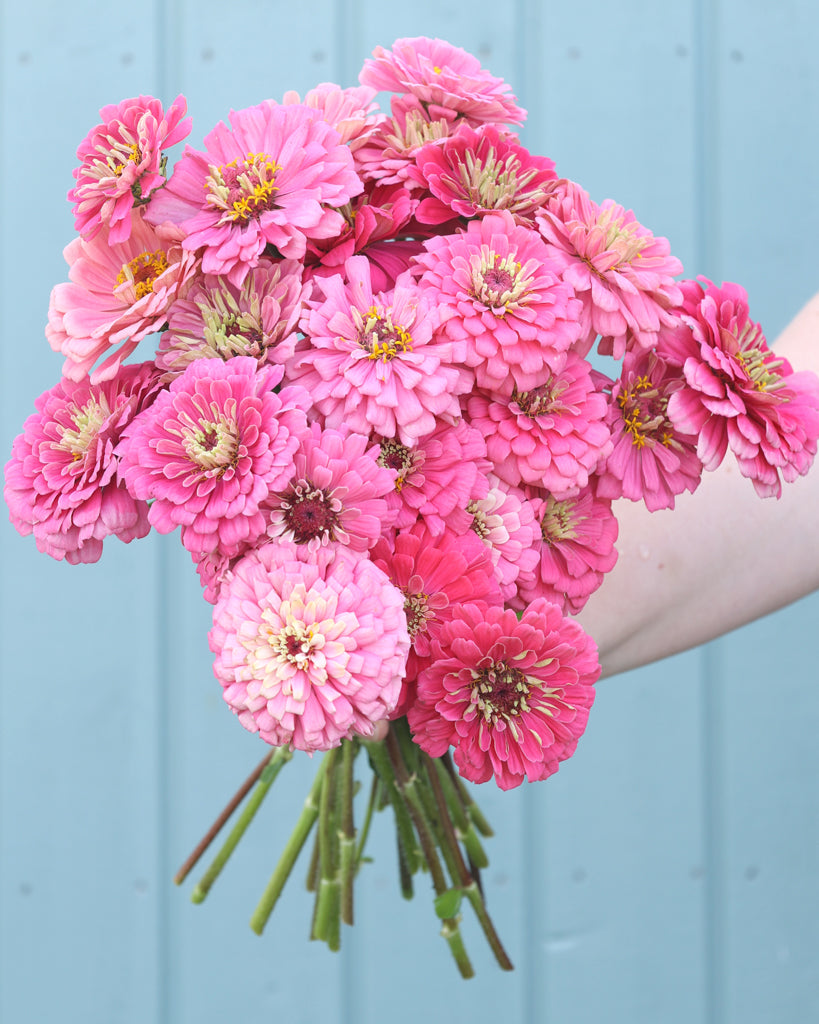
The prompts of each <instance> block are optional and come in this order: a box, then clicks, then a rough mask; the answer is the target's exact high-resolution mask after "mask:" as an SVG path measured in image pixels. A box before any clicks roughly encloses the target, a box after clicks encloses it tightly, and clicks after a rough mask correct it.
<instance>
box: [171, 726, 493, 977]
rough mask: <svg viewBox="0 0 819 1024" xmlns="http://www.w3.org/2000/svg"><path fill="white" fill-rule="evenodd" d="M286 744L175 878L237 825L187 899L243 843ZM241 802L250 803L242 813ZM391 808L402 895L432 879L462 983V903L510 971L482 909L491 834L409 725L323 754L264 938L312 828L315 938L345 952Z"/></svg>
mask: <svg viewBox="0 0 819 1024" xmlns="http://www.w3.org/2000/svg"><path fill="white" fill-rule="evenodd" d="M362 751H363V752H364V753H365V755H366V760H367V761H368V762H369V766H370V768H371V781H370V786H369V797H368V799H367V804H366V810H365V814H364V819H363V823H362V826H361V828H360V829H358V828H357V827H356V823H355V816H354V802H355V801H354V798H355V794H356V792H357V791H358V789H359V787H360V783H358V782H357V781H356V778H355V769H356V762H357V760H358V758H359V754H361V752H362ZM292 756H293V755H292V752H291V751H290V750H289V748H285V747H281V748H275V749H274V750H272V751H271V752H270V753H269V754H268V755H267V756H266V757H265V758H264V759H263V760H262V761H261V763H260V764H259V765H258V766H257V767H256V769H255V770H254V772H252V773H251V775H250V776H249V777H248V778H247V779H246V780H245V782H244V783H243V784H242V786H241V787H240V788H239V790H238V791H237V792H236V794H235V795H234V796H233V797H232V799H231V800H230V801H229V802H228V804H227V806H226V807H225V809H224V810H223V811H222V813H221V814H220V815H219V817H218V818H217V819H216V821H215V822H214V824H213V826H212V827H211V828H210V829H209V830H208V832H207V833H206V835H205V836H204V837H203V839H202V840H201V842H200V843H199V844H198V845H197V847H196V848H195V850H194V851H193V853H192V854H191V855H190V857H189V858H188V859H187V860H186V861H185V863H184V865H183V866H182V867H181V868H180V870H179V872H178V873H177V875H176V876H175V879H174V881H175V882H176V883H177V884H181V883H182V882H183V881H184V880H185V878H186V877H187V876H188V874H189V873H190V871H191V870H192V869H193V868H194V866H195V865H196V863H197V862H198V861H199V859H200V858H201V857H202V856H203V854H204V853H205V852H206V850H207V849H208V847H209V846H210V845H211V843H212V842H213V841H214V840H215V839H216V837H217V835H218V834H219V832H220V831H221V830H222V829H223V827H224V826H225V825H226V824H227V822H228V821H229V820H230V818H232V817H233V815H234V814H235V813H236V812H237V811H239V808H240V807H241V808H242V809H241V812H240V813H239V815H238V817H237V820H236V822H235V824H234V825H233V827H232V828H231V830H230V831H229V833H228V835H227V838H226V839H225V840H224V842H223V844H222V846H221V848H220V849H219V851H218V852H217V854H216V856H215V857H214V858H213V861H212V862H211V864H210V866H209V867H208V869H207V870H206V871H205V873H204V875H203V876H202V878H201V879H200V881H199V882H198V883H197V885H196V886H195V887H194V890H193V893H192V896H191V898H192V899H193V901H194V902H195V903H201V902H202V901H203V900H204V899H205V897H206V896H207V894H208V892H209V890H210V888H211V886H212V885H213V883H214V882H215V881H216V879H217V878H218V876H219V874H220V873H221V871H222V869H223V868H224V866H225V864H226V863H227V861H228V859H229V858H230V855H231V854H232V853H233V851H234V849H235V848H236V846H237V845H238V843H239V841H240V840H241V838H242V836H243V835H244V833H245V831H246V830H247V828H248V826H249V825H250V823H251V821H252V820H253V818H254V817H255V815H256V812H257V811H258V810H259V807H260V806H261V804H262V801H263V800H264V798H265V797H266V796H267V794H268V792H269V791H270V788H271V786H272V785H273V782H274V781H275V779H276V777H277V776H278V774H279V772H280V771H281V769H282V768H283V767H284V765H285V764H286V763H287V762H288V761H290V760H291V759H292ZM242 804H244V806H243V807H242ZM387 807H391V808H392V812H393V815H394V819H395V828H396V838H397V846H398V873H399V884H400V888H401V893H402V895H403V896H404V897H405V898H406V899H412V897H413V895H414V891H415V882H414V878H415V876H416V875H417V874H418V872H419V871H421V872H424V873H426V874H428V876H429V879H430V880H431V883H432V890H433V907H434V910H435V914H436V915H437V917H438V918H439V919H440V920H441V935H442V936H443V937H444V939H445V940H446V942H447V945H448V946H449V949H450V951H451V953H452V956H453V958H454V960H455V964H456V966H457V968H458V970H459V972H460V973H461V975H462V976H463V977H464V978H470V977H472V976H473V975H474V969H473V967H472V964H471V962H470V959H469V956H468V954H467V952H466V947H465V945H464V941H463V935H462V932H461V914H460V908H461V905H462V903H463V901H464V899H466V901H467V902H468V903H469V904H470V906H471V907H472V909H473V911H474V912H475V915H476V917H477V919H478V922H479V924H480V926H481V928H482V930H483V933H484V935H485V936H486V939H487V941H488V943H489V946H490V948H491V949H492V952H493V954H494V956H495V959H496V960H497V962H498V964H499V965H500V967H501V968H503V969H504V970H512V963H511V961H510V960H509V957H508V956H507V954H506V951H505V950H504V948H503V945H502V943H501V941H500V939H499V937H498V934H497V932H496V930H495V927H494V925H493V923H492V920H491V918H490V916H489V913H488V912H487V909H486V903H485V899H484V892H483V887H482V885H481V870H482V869H483V868H486V867H487V866H488V860H487V857H486V854H485V852H484V849H483V845H482V842H481V839H482V838H485V837H488V836H491V835H492V829H491V828H490V826H489V824H488V823H487V821H486V819H485V818H484V816H483V814H482V813H481V811H480V809H479V808H478V806H477V804H476V803H475V801H474V800H473V799H472V796H471V794H470V793H469V791H468V789H467V788H466V786H465V785H464V783H463V780H462V779H461V777H460V775H459V774H458V772H457V770H456V769H455V766H454V765H453V763H452V761H451V759H450V757H449V754H446V755H444V756H443V757H440V758H433V757H430V756H429V755H428V754H426V753H424V751H422V750H421V749H420V747H418V746H417V745H416V744H415V743H413V741H412V737H411V735H410V732H409V728H408V726H407V722H406V719H398V720H397V721H395V722H392V723H391V724H390V728H389V731H388V733H387V736H386V738H385V739H384V740H379V741H374V740H372V741H371V740H362V739H352V740H344V741H342V743H341V746H340V747H337V748H335V749H333V750H330V751H328V752H327V753H326V754H325V755H324V757H323V758H322V760H321V762H320V764H319V767H318V770H317V772H316V775H315V778H314V779H313V784H312V786H311V787H310V791H309V792H308V794H307V799H306V800H305V802H304V806H303V808H302V811H301V814H300V815H299V817H298V818H297V820H296V823H295V827H294V828H293V831H292V833H291V835H290V838H289V839H288V840H287V842H286V844H285V846H284V849H283V850H282V853H281V856H280V857H279V861H278V863H277V864H276V867H275V869H274V871H273V874H272V875H271V877H270V881H269V882H268V884H267V887H266V888H265V890H264V892H263V893H262V896H261V899H260V900H259V903H258V905H257V907H256V909H255V911H254V912H253V915H252V917H251V919H250V926H251V928H252V929H253V930H254V931H255V932H256V933H257V934H259V935H261V934H262V932H263V931H264V928H265V925H266V924H267V921H268V920H269V918H270V915H271V914H272V912H273V910H274V908H275V906H276V903H277V902H278V899H279V896H280V895H281V893H282V890H283V889H284V886H285V883H286V882H287V879H288V878H289V877H290V874H291V873H292V870H293V867H294V865H295V863H296V860H297V859H298V857H299V854H300V853H301V851H302V849H303V848H304V846H305V844H306V843H307V840H308V839H309V838H310V835H311V833H313V831H314V828H315V835H314V838H313V850H312V856H311V858H310V863H309V867H308V871H307V880H306V885H307V889H308V891H309V892H311V893H313V894H314V908H313V918H312V924H311V928H310V937H311V938H312V939H316V940H320V941H323V942H326V943H327V945H328V946H329V948H330V949H331V950H334V951H335V950H338V949H340V947H341V925H342V923H343V924H346V925H352V924H353V920H354V913H353V908H354V898H353V890H354V883H355V879H356V876H357V875H358V872H359V869H360V868H361V865H362V863H363V862H364V851H365V847H366V843H367V838H368V836H369V833H370V825H371V823H372V819H373V815H374V813H375V812H376V811H381V810H384V809H385V808H387Z"/></svg>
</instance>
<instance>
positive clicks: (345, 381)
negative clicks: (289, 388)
mask: <svg viewBox="0 0 819 1024" xmlns="http://www.w3.org/2000/svg"><path fill="white" fill-rule="evenodd" d="M344 271H345V276H344V277H342V276H341V275H334V276H332V277H327V278H317V279H316V280H315V281H314V284H315V289H316V293H317V298H316V299H314V300H313V301H311V302H310V306H311V309H310V312H309V313H308V314H305V316H304V318H303V319H302V325H301V326H302V330H303V331H304V332H305V334H306V335H307V336H308V339H309V343H308V345H307V347H304V348H303V349H301V350H298V351H297V352H296V355H295V356H294V358H293V359H292V360H291V361H290V362H289V363H288V365H287V376H288V379H289V380H292V381H297V382H298V383H299V384H301V385H302V386H303V387H305V388H306V389H307V390H308V391H309V392H310V395H311V396H312V399H313V404H314V406H315V408H316V409H317V410H318V412H319V414H320V415H321V416H322V417H323V419H324V422H325V425H326V426H328V427H338V426H341V425H344V426H346V427H348V428H349V429H350V430H355V431H357V432H358V433H361V434H370V433H371V432H376V433H378V434H379V435H380V436H381V437H393V436H397V437H398V438H399V439H400V440H401V442H402V443H403V444H406V445H410V446H412V445H413V444H414V443H415V442H416V441H417V440H418V438H420V437H423V436H424V435H425V434H429V433H431V432H432V431H433V430H434V429H435V427H436V426H437V423H438V420H439V419H446V420H449V421H450V422H452V423H454V422H455V421H456V420H457V419H458V418H459V416H460V407H459V405H458V397H457V396H458V394H460V393H463V392H464V391H465V390H467V389H468V386H469V384H468V378H467V379H466V380H465V379H464V378H465V375H464V374H463V373H462V371H461V370H460V369H458V368H457V367H456V366H454V365H452V364H451V362H450V360H451V350H450V347H449V346H448V345H442V344H438V343H437V342H436V341H435V339H434V338H433V332H434V330H435V327H436V326H437V322H438V321H437V314H436V311H435V308H434V307H433V306H432V305H431V304H430V302H429V301H428V300H427V299H426V298H425V297H424V295H423V294H422V293H421V292H420V291H419V289H418V288H417V286H416V285H415V284H414V283H413V281H412V280H411V277H410V275H402V277H400V278H399V279H398V281H397V282H396V286H395V289H394V290H393V291H392V292H389V293H386V294H381V293H376V294H374V293H373V288H372V284H371V279H370V265H369V262H368V261H367V259H366V258H365V257H363V256H353V257H351V258H350V259H349V260H347V262H346V263H345V265H344ZM321 296H323V298H322V297H321Z"/></svg>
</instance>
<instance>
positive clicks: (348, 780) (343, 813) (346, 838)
mask: <svg viewBox="0 0 819 1024" xmlns="http://www.w3.org/2000/svg"><path fill="white" fill-rule="evenodd" d="M357 754H358V744H357V743H354V742H353V741H352V740H345V741H344V742H343V743H342V745H341V786H340V792H339V796H340V819H341V828H340V830H339V848H340V854H341V865H340V870H341V920H342V921H343V922H344V923H345V924H349V925H351V924H352V923H353V880H354V878H355V867H356V859H355V818H354V815H353V791H354V769H355V759H356V755H357Z"/></svg>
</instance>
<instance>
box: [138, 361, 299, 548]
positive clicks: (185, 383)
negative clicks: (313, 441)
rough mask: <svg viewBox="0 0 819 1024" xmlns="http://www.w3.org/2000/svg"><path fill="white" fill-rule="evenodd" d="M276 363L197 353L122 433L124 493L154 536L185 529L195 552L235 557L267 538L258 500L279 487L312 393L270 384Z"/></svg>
mask: <svg viewBox="0 0 819 1024" xmlns="http://www.w3.org/2000/svg"><path fill="white" fill-rule="evenodd" d="M281 377H282V371H281V368H280V367H278V366H267V367H264V368H262V369H259V367H258V364H257V363H256V360H255V359H251V358H250V357H249V356H237V357H236V358H234V359H229V360H228V361H227V362H223V361H222V360H221V359H197V360H196V361H195V362H193V363H191V364H190V365H189V366H188V368H187V370H185V372H184V373H183V374H182V375H181V376H179V377H177V378H176V379H175V380H174V381H173V383H172V384H171V385H170V388H169V390H168V391H166V392H163V393H162V394H161V395H160V396H159V398H158V399H157V400H156V402H155V403H154V404H153V405H152V406H151V407H150V409H148V410H146V412H145V413H143V415H141V416H140V417H138V418H137V419H136V420H134V422H133V423H132V424H131V426H130V427H129V429H128V430H127V431H126V434H125V440H124V441H123V442H122V443H121V445H120V449H121V452H122V458H123V472H124V475H125V480H126V483H127V485H128V488H129V490H130V491H131V493H132V494H134V495H136V497H138V498H141V499H143V500H148V501H151V511H150V520H151V525H152V526H154V527H155V528H156V529H157V530H158V531H159V532H160V533H170V532H171V531H172V530H173V529H174V528H175V527H177V526H181V527H182V543H183V545H184V546H185V547H186V548H187V549H188V551H190V552H191V553H192V554H194V555H197V556H198V555H203V554H207V553H208V552H213V551H218V552H219V553H220V554H221V555H226V556H230V555H235V554H238V553H239V552H240V551H241V550H243V548H244V546H245V545H246V544H247V543H248V542H250V543H253V542H254V541H256V540H258V539H259V538H261V537H262V536H263V535H264V530H265V520H264V516H263V514H262V511H261V506H262V504H263V502H264V501H265V500H266V499H267V498H268V497H269V495H270V494H271V492H272V491H275V490H276V489H278V488H279V487H281V486H283V485H285V484H286V482H287V479H288V475H289V473H290V467H291V465H292V459H293V455H294V453H295V451H296V448H297V447H298V444H299V439H300V437H301V435H302V434H303V433H304V432H305V430H306V429H307V420H306V415H305V410H306V409H307V408H308V407H309V401H310V399H309V396H307V395H306V394H304V392H303V391H302V390H301V389H300V388H283V389H282V390H281V392H279V393H278V394H276V393H275V392H274V391H273V388H274V387H275V386H276V385H277V384H278V383H279V382H280V381H281Z"/></svg>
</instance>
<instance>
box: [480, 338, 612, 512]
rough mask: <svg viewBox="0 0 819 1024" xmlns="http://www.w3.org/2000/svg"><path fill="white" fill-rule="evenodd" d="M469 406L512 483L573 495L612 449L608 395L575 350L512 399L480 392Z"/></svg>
mask: <svg viewBox="0 0 819 1024" xmlns="http://www.w3.org/2000/svg"><path fill="white" fill-rule="evenodd" d="M466 409H467V414H468V417H469V422H470V423H471V424H472V426H474V427H476V428H477V429H478V430H480V431H481V433H482V434H483V435H484V437H485V438H486V453H487V456H488V458H489V459H490V460H491V461H492V463H493V465H494V467H495V473H496V474H497V475H498V476H499V477H500V478H501V480H505V481H506V482H507V483H509V484H515V485H517V484H520V483H521V482H523V483H527V484H533V485H535V486H537V487H543V488H545V489H546V490H549V491H552V492H554V493H556V494H559V495H566V494H570V493H572V492H576V491H577V490H578V489H579V488H581V487H585V486H586V484H587V483H588V480H589V474H590V473H592V472H593V471H594V470H595V468H596V467H597V465H598V463H600V462H601V461H602V460H603V459H605V457H606V456H607V455H608V453H609V452H610V451H611V436H610V431H609V427H608V425H607V424H606V414H607V412H608V402H607V401H606V396H605V395H604V394H602V392H600V391H598V390H597V389H596V387H595V373H594V371H592V368H591V366H590V365H589V363H587V362H586V360H585V359H582V358H581V357H580V356H578V355H576V354H575V353H574V352H569V353H567V358H566V362H565V364H564V366H563V368H562V369H561V370H560V371H559V372H556V373H548V374H547V375H546V376H545V378H544V377H541V378H540V381H539V382H538V384H537V385H536V386H535V387H533V388H531V389H530V390H526V391H524V390H520V391H518V390H517V389H516V390H514V391H513V392H512V394H511V395H510V396H509V397H508V398H506V397H504V396H502V395H492V394H482V393H480V392H475V393H474V394H472V395H470V397H469V399H468V400H467V402H466Z"/></svg>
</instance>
